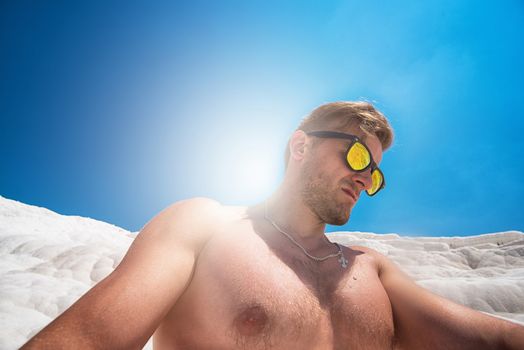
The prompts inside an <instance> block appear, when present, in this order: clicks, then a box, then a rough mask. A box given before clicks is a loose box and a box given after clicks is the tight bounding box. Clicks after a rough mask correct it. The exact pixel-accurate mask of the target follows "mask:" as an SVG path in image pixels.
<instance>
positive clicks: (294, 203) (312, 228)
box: [265, 186, 326, 242]
mask: <svg viewBox="0 0 524 350" xmlns="http://www.w3.org/2000/svg"><path fill="white" fill-rule="evenodd" d="M265 212H266V214H267V216H268V218H269V219H270V220H271V221H273V222H274V223H276V224H277V225H278V227H279V228H281V229H282V230H284V231H286V232H287V233H288V234H290V235H292V236H293V237H294V238H295V239H299V240H301V241H312V242H314V241H318V239H322V240H323V239H324V231H325V228H326V224H325V223H324V222H322V221H321V220H320V218H319V217H318V216H317V215H316V214H315V213H314V212H313V211H312V210H311V209H310V208H309V207H308V206H307V205H306V204H305V203H304V202H303V200H302V198H301V197H300V195H299V194H297V193H293V192H292V191H289V190H286V188H285V187H284V186H281V187H280V188H279V189H277V191H275V192H274V193H273V195H271V196H270V197H269V198H268V199H267V200H266V202H265Z"/></svg>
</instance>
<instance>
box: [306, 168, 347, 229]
mask: <svg viewBox="0 0 524 350" xmlns="http://www.w3.org/2000/svg"><path fill="white" fill-rule="evenodd" d="M313 169H314V165H313V164H311V163H308V164H304V167H303V168H302V184H301V195H302V200H303V201H304V203H305V204H306V205H307V206H308V207H309V208H310V209H311V210H312V211H313V212H314V213H315V214H316V215H317V216H318V217H319V218H320V219H321V220H322V221H323V222H325V223H327V224H330V225H337V226H340V225H344V224H345V223H346V222H348V220H349V217H350V214H351V207H349V206H348V204H347V203H340V202H338V201H337V197H338V192H339V190H340V189H339V188H338V187H337V184H336V182H334V180H333V179H331V178H330V177H329V176H328V174H325V173H318V172H317V175H316V176H315V174H314V170H313ZM331 183H334V185H333V187H330V184H331Z"/></svg>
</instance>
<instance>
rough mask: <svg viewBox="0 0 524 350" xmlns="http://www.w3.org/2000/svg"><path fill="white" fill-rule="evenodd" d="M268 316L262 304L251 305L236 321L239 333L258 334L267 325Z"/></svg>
mask: <svg viewBox="0 0 524 350" xmlns="http://www.w3.org/2000/svg"><path fill="white" fill-rule="evenodd" d="M267 321H268V317H267V314H266V311H265V310H264V308H263V307H261V306H258V305H256V306H251V307H248V308H246V309H244V310H243V311H242V312H241V313H240V314H239V315H238V316H237V317H236V318H235V321H234V324H235V327H236V328H237V329H238V331H239V333H240V334H242V335H246V336H253V335H257V334H259V333H260V332H262V330H263V329H264V327H265V326H266V324H267Z"/></svg>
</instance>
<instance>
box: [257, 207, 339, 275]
mask: <svg viewBox="0 0 524 350" xmlns="http://www.w3.org/2000/svg"><path fill="white" fill-rule="evenodd" d="M264 218H265V219H266V220H267V221H269V222H270V223H271V225H273V227H274V228H275V229H276V230H277V231H278V232H280V233H282V234H283V235H284V236H286V237H287V238H288V239H289V240H290V241H291V242H292V243H293V244H294V245H296V246H297V247H299V248H300V249H301V250H302V252H303V253H304V254H305V255H306V256H307V257H308V258H310V259H311V260H315V261H324V260H327V259H329V258H335V257H337V256H338V257H339V258H338V262H339V263H340V266H342V267H343V268H347V267H348V260H347V259H346V257H345V256H344V253H343V252H342V248H341V247H340V245H339V244H338V243H333V244H334V245H335V246H336V247H337V249H338V252H336V253H332V254H329V255H326V256H323V257H321V258H319V257H316V256H314V255H311V254H309V253H308V252H307V250H306V249H305V248H304V247H302V246H301V245H300V243H298V242H297V241H296V240H295V239H294V238H293V236H291V235H290V234H289V233H287V232H286V231H284V230H282V229H281V228H280V227H279V226H278V225H277V224H276V223H275V222H274V221H273V220H271V218H270V217H269V215H268V213H267V201H266V202H264Z"/></svg>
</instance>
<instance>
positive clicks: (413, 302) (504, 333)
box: [375, 252, 524, 350]
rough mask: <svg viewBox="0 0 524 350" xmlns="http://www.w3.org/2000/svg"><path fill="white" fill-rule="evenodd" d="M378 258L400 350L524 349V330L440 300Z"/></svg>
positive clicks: (443, 299) (381, 257)
mask: <svg viewBox="0 0 524 350" xmlns="http://www.w3.org/2000/svg"><path fill="white" fill-rule="evenodd" d="M375 253H376V252H375ZM375 255H376V256H377V259H378V262H379V275H380V280H381V282H382V284H383V286H384V289H385V290H386V292H387V294H388V296H389V299H390V302H391V306H392V310H393V317H394V323H395V337H396V342H397V347H398V348H400V349H474V350H478V349H517V348H519V349H524V327H521V326H519V325H517V324H513V323H511V322H507V321H504V320H501V319H498V318H495V317H492V316H488V315H485V314H483V313H481V312H478V311H475V310H473V309H470V308H467V307H465V306H462V305H459V304H456V303H454V302H452V301H449V300H447V299H445V298H442V297H440V296H437V295H435V294H433V293H431V292H429V291H428V290H426V289H424V288H422V287H420V286H418V285H417V284H415V283H414V282H413V281H412V280H411V279H410V278H409V277H408V276H407V275H406V274H404V273H403V272H402V271H401V270H400V269H399V268H398V267H397V266H396V265H395V264H394V263H393V262H392V261H391V260H389V259H388V258H386V257H385V256H383V255H381V254H379V253H376V254H375Z"/></svg>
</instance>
